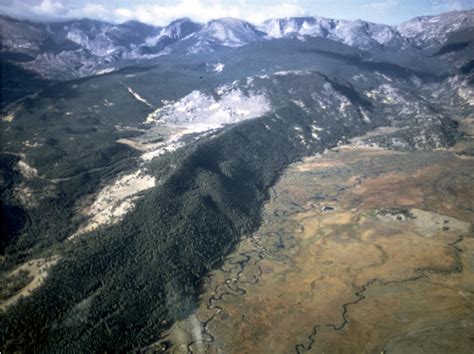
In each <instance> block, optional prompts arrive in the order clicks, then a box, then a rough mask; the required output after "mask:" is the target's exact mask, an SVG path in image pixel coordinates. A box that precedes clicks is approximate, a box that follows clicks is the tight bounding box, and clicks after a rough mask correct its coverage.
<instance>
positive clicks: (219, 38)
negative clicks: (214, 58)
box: [198, 18, 264, 47]
mask: <svg viewBox="0 0 474 354" xmlns="http://www.w3.org/2000/svg"><path fill="white" fill-rule="evenodd" d="M263 35H264V34H263V33H262V32H260V31H258V30H257V29H256V28H255V27H254V26H253V25H251V24H250V23H248V22H245V21H242V20H238V19H234V18H221V19H218V20H212V21H210V22H208V23H207V24H206V26H205V27H204V28H203V29H202V30H201V31H200V33H199V34H198V36H199V37H200V38H201V39H206V40H210V41H212V42H215V43H217V44H220V45H224V46H228V47H239V46H242V45H245V44H247V43H250V42H253V41H255V40H257V39H258V38H259V37H262V36H263Z"/></svg>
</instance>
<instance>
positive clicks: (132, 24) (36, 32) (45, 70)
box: [0, 10, 474, 79]
mask: <svg viewBox="0 0 474 354" xmlns="http://www.w3.org/2000/svg"><path fill="white" fill-rule="evenodd" d="M473 13H474V11H472V10H471V11H464V12H452V13H448V14H443V15H439V16H431V17H427V16H425V17H417V18H414V19H412V20H410V21H407V22H404V23H402V24H400V25H398V26H388V25H383V24H375V23H371V22H366V21H362V20H357V21H348V20H333V19H327V18H323V17H295V18H284V19H272V20H267V21H265V22H264V23H263V24H262V25H260V26H256V25H252V24H250V23H248V22H245V21H242V20H238V19H232V18H223V19H217V20H212V21H210V22H208V23H206V24H199V23H195V22H193V21H191V20H190V19H188V18H183V19H178V20H175V21H173V22H171V23H170V24H169V25H168V26H165V27H159V26H152V25H147V24H143V23H140V22H137V21H129V22H125V23H122V24H118V25H117V24H110V23H105V22H101V21H95V20H89V19H83V20H70V21H66V22H56V23H31V22H27V21H19V20H15V19H12V18H8V17H5V16H3V17H1V18H0V25H1V26H2V32H3V33H2V37H3V41H2V47H1V51H2V58H4V60H8V61H9V62H10V63H14V64H15V65H18V66H20V67H22V68H24V69H28V70H32V71H34V72H36V73H37V74H39V75H40V76H42V77H43V78H48V79H65V78H67V79H71V78H78V77H83V76H87V75H93V74H96V73H100V72H101V71H103V70H104V69H105V70H107V69H109V70H113V69H114V68H116V67H120V66H122V65H125V63H126V62H127V61H130V60H133V61H137V60H147V59H150V58H154V57H157V56H160V55H166V54H171V53H209V52H213V51H216V50H218V49H220V48H235V47H240V46H244V45H247V44H249V43H252V42H255V41H264V40H272V39H275V38H297V39H298V40H301V41H304V40H305V38H327V39H330V40H334V41H337V42H341V43H344V44H346V45H348V46H351V47H354V48H357V49H359V50H361V51H369V52H370V51H374V50H375V51H397V52H399V51H403V52H404V53H406V55H416V54H417V53H418V52H420V51H422V52H423V53H427V54H428V55H430V54H434V53H435V52H436V51H437V50H439V46H440V45H442V43H444V42H446V41H447V40H448V38H450V36H451V35H452V34H454V33H459V32H461V31H464V30H470V29H472V27H473V25H474V23H473V21H474V20H473V18H474V15H473ZM471 35H472V34H471Z"/></svg>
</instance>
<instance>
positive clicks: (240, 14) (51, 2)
mask: <svg viewBox="0 0 474 354" xmlns="http://www.w3.org/2000/svg"><path fill="white" fill-rule="evenodd" d="M0 1H1V2H0V13H2V14H6V15H9V16H12V17H16V18H22V19H30V20H36V21H51V20H56V21H57V20H65V19H71V18H84V17H88V18H93V19H98V20H104V21H110V22H125V21H128V20H138V21H141V22H145V23H150V24H153V25H160V26H163V25H167V24H168V23H169V22H171V21H172V20H174V19H177V18H181V17H189V18H191V19H193V20H195V21H198V22H207V21H209V20H211V19H216V18H222V17H235V18H241V19H244V20H247V21H250V22H253V23H261V22H263V21H264V20H266V19H269V18H276V17H290V16H302V15H305V14H306V11H305V10H304V9H303V7H301V6H300V5H299V4H298V3H296V2H295V1H294V0H293V1H292V0H288V1H280V2H278V1H276V2H275V3H274V4H272V5H268V4H258V3H256V2H253V1H251V2H248V1H246V0H240V1H232V2H228V1H223V0H179V1H173V2H171V3H168V4H151V5H143V4H137V5H134V6H131V7H127V8H125V7H119V8H108V7H106V6H103V5H100V4H95V3H92V2H91V3H85V4H81V5H75V6H70V5H68V6H66V2H65V0H39V1H36V2H33V3H32V2H31V1H30V3H27V2H23V1H10V3H8V4H2V2H3V3H4V2H5V1H4V0H0ZM229 3H230V4H231V5H229Z"/></svg>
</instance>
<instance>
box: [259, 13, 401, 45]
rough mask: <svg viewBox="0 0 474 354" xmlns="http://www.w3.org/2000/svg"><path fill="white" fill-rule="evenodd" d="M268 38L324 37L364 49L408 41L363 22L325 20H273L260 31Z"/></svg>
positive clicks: (388, 28)
mask: <svg viewBox="0 0 474 354" xmlns="http://www.w3.org/2000/svg"><path fill="white" fill-rule="evenodd" d="M260 29H261V30H262V31H264V32H265V33H266V34H267V37H268V38H282V37H298V36H310V37H323V38H328V39H332V40H335V41H338V42H342V43H345V44H347V45H350V46H354V47H357V48H360V49H369V48H372V47H374V46H377V45H384V46H386V45H396V46H400V45H403V42H404V39H403V38H402V36H401V35H400V34H399V33H398V32H397V30H396V29H394V28H393V27H391V26H388V25H381V24H375V23H370V22H365V21H361V20H357V21H348V20H333V19H328V18H324V17H292V18H286V19H272V20H268V21H266V22H264V24H263V26H262V27H260Z"/></svg>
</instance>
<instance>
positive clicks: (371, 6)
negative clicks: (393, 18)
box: [362, 0, 400, 12]
mask: <svg viewBox="0 0 474 354" xmlns="http://www.w3.org/2000/svg"><path fill="white" fill-rule="evenodd" d="M399 5H400V2H399V1H398V0H386V1H372V2H368V3H365V4H362V8H363V9H366V10H371V11H379V12H387V11H391V10H393V9H394V8H396V7H398V6H399Z"/></svg>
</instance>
